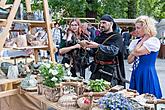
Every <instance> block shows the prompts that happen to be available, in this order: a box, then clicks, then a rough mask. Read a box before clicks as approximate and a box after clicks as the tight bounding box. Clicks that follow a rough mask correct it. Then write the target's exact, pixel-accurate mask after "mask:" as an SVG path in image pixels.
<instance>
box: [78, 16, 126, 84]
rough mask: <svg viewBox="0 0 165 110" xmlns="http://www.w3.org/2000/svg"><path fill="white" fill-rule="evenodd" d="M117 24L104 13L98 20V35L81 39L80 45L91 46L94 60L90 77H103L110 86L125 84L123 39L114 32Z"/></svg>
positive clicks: (93, 78)
mask: <svg viewBox="0 0 165 110" xmlns="http://www.w3.org/2000/svg"><path fill="white" fill-rule="evenodd" d="M117 29H118V28H117V25H116V23H115V22H114V20H113V18H112V17H111V16H110V15H104V16H102V17H101V20H100V32H101V33H100V36H97V37H96V38H95V41H94V42H93V41H90V42H89V41H87V40H83V41H81V42H80V44H81V46H83V47H86V48H91V51H93V52H91V54H92V55H93V57H94V62H93V64H92V65H91V72H92V75H91V78H90V79H92V80H95V79H104V80H107V81H109V82H111V85H112V86H115V85H125V81H124V80H123V79H124V78H125V71H124V61H123V39H122V37H121V35H120V34H119V33H118V32H116V30H117Z"/></svg>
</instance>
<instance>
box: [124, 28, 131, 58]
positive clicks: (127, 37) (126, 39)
mask: <svg viewBox="0 0 165 110" xmlns="http://www.w3.org/2000/svg"><path fill="white" fill-rule="evenodd" d="M122 36H123V43H124V59H127V57H128V55H129V50H128V46H129V44H130V39H131V35H130V33H129V30H128V28H126V27H125V28H124V29H123V32H122Z"/></svg>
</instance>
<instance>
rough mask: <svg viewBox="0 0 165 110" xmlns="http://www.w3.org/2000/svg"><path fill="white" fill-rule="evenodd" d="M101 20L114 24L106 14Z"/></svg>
mask: <svg viewBox="0 0 165 110" xmlns="http://www.w3.org/2000/svg"><path fill="white" fill-rule="evenodd" d="M101 20H105V21H108V22H114V20H113V18H112V17H111V16H110V15H108V14H106V15H103V16H102V17H101Z"/></svg>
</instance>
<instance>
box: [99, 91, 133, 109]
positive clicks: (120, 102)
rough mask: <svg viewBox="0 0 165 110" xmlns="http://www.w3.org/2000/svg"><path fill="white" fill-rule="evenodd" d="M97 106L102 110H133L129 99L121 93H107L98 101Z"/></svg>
mask: <svg viewBox="0 0 165 110" xmlns="http://www.w3.org/2000/svg"><path fill="white" fill-rule="evenodd" d="M99 105H100V108H101V109H102V110H134V109H133V106H132V103H131V101H130V99H128V98H126V97H124V96H123V95H122V94H121V93H112V92H109V93H108V94H106V95H105V96H104V97H101V98H100V99H99Z"/></svg>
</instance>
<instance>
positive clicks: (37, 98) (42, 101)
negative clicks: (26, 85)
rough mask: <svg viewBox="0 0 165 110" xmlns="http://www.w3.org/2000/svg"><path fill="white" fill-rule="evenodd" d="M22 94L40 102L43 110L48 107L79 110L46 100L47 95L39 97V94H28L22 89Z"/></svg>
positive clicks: (61, 109)
mask: <svg viewBox="0 0 165 110" xmlns="http://www.w3.org/2000/svg"><path fill="white" fill-rule="evenodd" d="M20 94H24V95H27V96H30V97H32V98H34V99H36V100H38V101H40V102H41V110H44V109H45V108H46V106H49V107H52V108H54V109H56V110H66V109H67V110H78V108H77V107H70V108H69V107H62V106H60V105H59V104H58V102H51V101H49V100H47V99H46V98H45V95H38V93H37V92H28V91H25V90H22V89H20Z"/></svg>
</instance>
